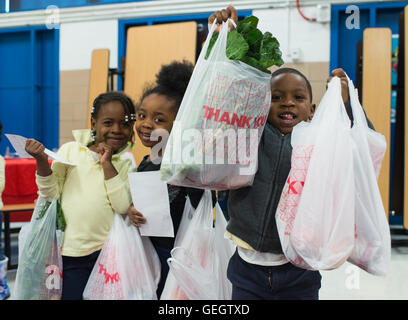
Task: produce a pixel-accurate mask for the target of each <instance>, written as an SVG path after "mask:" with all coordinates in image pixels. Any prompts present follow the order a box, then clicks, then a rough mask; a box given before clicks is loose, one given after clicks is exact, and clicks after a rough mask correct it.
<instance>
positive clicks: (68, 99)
mask: <svg viewBox="0 0 408 320" xmlns="http://www.w3.org/2000/svg"><path fill="white" fill-rule="evenodd" d="M89 77H90V70H74V71H61V72H60V146H61V145H62V144H64V143H65V142H68V141H72V140H73V137H72V130H74V129H85V128H87V112H88V89H89Z"/></svg>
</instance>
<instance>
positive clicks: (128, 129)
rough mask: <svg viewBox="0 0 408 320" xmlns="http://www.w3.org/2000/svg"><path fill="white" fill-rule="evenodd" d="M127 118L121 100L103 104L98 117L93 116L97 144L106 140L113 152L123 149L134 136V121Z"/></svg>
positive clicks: (92, 122)
mask: <svg viewBox="0 0 408 320" xmlns="http://www.w3.org/2000/svg"><path fill="white" fill-rule="evenodd" d="M129 120H130V119H128V121H126V120H125V110H124V107H123V105H122V104H121V103H120V102H119V101H112V102H108V103H106V104H103V105H101V107H100V110H99V112H98V115H97V118H96V119H95V118H92V121H91V124H92V129H93V130H94V131H95V146H97V145H98V144H99V143H101V142H104V143H106V144H107V145H108V146H110V147H111V148H112V153H116V152H118V151H119V150H120V149H122V148H123V147H124V146H125V145H126V144H127V143H128V141H130V139H131V136H132V124H133V122H131V121H129Z"/></svg>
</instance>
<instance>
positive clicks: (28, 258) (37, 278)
mask: <svg viewBox="0 0 408 320" xmlns="http://www.w3.org/2000/svg"><path fill="white" fill-rule="evenodd" d="M57 206H58V205H57V200H52V201H47V200H45V199H44V198H38V199H37V202H36V205H35V208H34V212H33V215H32V217H31V221H30V223H29V224H28V225H25V226H24V227H23V229H24V230H22V234H21V237H19V260H18V267H17V274H16V281H15V283H14V287H13V290H12V298H13V299H14V300H59V299H61V293H62V257H61V249H62V241H63V231H62V230H59V229H57Z"/></svg>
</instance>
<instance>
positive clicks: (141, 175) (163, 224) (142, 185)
mask: <svg viewBox="0 0 408 320" xmlns="http://www.w3.org/2000/svg"><path fill="white" fill-rule="evenodd" d="M129 184H130V192H131V194H132V200H133V205H134V207H135V208H136V210H138V211H140V212H141V213H142V214H143V216H144V217H145V218H146V223H144V224H142V225H141V226H140V227H139V230H140V234H141V235H142V236H154V237H174V227H173V221H172V219H171V216H170V203H169V192H168V190H167V184H166V182H164V181H162V180H160V171H146V172H132V173H129Z"/></svg>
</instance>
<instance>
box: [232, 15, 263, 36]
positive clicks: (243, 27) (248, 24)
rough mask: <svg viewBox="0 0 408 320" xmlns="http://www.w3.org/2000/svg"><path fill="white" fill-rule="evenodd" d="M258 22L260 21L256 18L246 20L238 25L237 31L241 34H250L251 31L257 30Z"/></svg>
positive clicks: (251, 17)
mask: <svg viewBox="0 0 408 320" xmlns="http://www.w3.org/2000/svg"><path fill="white" fill-rule="evenodd" d="M258 21H259V19H258V18H257V17H255V16H250V17H248V18H245V19H244V20H241V21H239V22H238V23H237V31H238V32H239V33H241V34H245V33H248V32H249V31H251V30H254V29H256V28H257V26H258Z"/></svg>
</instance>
